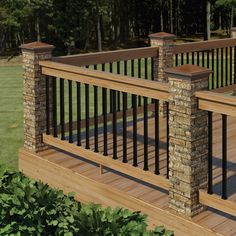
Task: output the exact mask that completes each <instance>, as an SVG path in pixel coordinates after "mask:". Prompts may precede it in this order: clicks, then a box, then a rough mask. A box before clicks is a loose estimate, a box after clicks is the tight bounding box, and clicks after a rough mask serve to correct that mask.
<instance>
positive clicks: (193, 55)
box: [173, 39, 236, 90]
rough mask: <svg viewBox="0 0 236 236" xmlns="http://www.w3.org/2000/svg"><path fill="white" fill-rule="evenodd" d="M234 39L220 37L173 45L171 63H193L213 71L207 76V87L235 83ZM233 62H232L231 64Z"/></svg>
mask: <svg viewBox="0 0 236 236" xmlns="http://www.w3.org/2000/svg"><path fill="white" fill-rule="evenodd" d="M235 46H236V39H221V40H211V41H205V42H195V43H184V44H180V45H175V47H174V58H173V64H174V65H175V66H178V65H183V64H193V65H197V66H202V67H207V68H209V69H211V70H212V71H213V73H212V75H211V76H210V77H209V89H210V90H211V89H215V88H220V87H225V86H228V85H231V84H235V83H236V76H235V74H234V76H233V71H235V61H236V50H235ZM233 62H234V64H233Z"/></svg>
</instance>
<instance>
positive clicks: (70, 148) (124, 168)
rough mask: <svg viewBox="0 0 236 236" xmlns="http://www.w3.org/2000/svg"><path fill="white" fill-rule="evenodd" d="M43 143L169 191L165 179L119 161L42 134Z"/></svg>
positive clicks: (167, 181) (167, 182)
mask: <svg viewBox="0 0 236 236" xmlns="http://www.w3.org/2000/svg"><path fill="white" fill-rule="evenodd" d="M43 142H44V143H46V144H48V145H51V146H53V147H56V148H59V149H61V150H63V151H66V152H69V153H72V154H74V155H77V156H80V157H82V158H84V159H87V160H89V161H92V162H95V163H97V164H100V165H102V166H104V167H107V168H110V169H112V170H116V171H118V172H121V173H123V174H126V175H129V176H131V177H134V178H137V179H139V180H141V181H144V182H147V183H150V184H153V185H155V186H158V187H160V188H163V189H165V190H168V189H169V180H167V179H166V178H165V177H162V176H159V175H155V174H153V173H151V172H148V171H143V170H142V169H139V168H135V167H133V166H131V165H127V164H125V163H122V162H120V161H119V160H114V159H112V157H109V156H103V155H102V154H100V153H95V152H93V151H91V150H88V149H84V148H83V147H78V146H76V145H74V144H70V143H68V142H67V141H63V140H60V139H58V138H54V137H52V136H50V135H46V134H43Z"/></svg>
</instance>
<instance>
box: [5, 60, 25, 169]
mask: <svg viewBox="0 0 236 236" xmlns="http://www.w3.org/2000/svg"><path fill="white" fill-rule="evenodd" d="M22 81H23V79H22V68H21V65H0V166H2V165H3V167H4V166H7V167H10V168H13V169H17V155H18V154H17V152H18V149H19V148H20V147H22V144H23V100H22Z"/></svg>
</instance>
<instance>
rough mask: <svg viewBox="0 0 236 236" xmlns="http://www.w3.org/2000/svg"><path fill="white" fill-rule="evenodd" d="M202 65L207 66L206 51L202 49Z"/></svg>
mask: <svg viewBox="0 0 236 236" xmlns="http://www.w3.org/2000/svg"><path fill="white" fill-rule="evenodd" d="M202 66H203V67H204V66H205V52H204V51H202Z"/></svg>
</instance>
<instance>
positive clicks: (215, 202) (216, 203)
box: [199, 190, 236, 216]
mask: <svg viewBox="0 0 236 236" xmlns="http://www.w3.org/2000/svg"><path fill="white" fill-rule="evenodd" d="M199 201H200V203H201V204H203V205H206V206H209V207H212V208H214V209H217V210H219V211H222V212H225V213H227V214H230V215H233V216H236V202H233V201H230V200H223V199H221V198H220V197H219V196H217V195H215V194H208V193H207V192H206V191H205V190H199Z"/></svg>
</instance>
